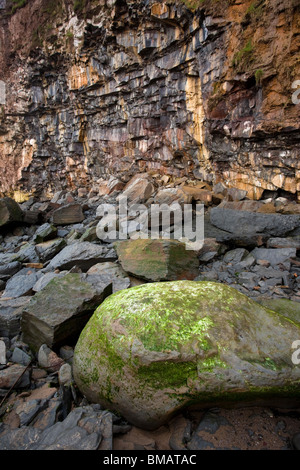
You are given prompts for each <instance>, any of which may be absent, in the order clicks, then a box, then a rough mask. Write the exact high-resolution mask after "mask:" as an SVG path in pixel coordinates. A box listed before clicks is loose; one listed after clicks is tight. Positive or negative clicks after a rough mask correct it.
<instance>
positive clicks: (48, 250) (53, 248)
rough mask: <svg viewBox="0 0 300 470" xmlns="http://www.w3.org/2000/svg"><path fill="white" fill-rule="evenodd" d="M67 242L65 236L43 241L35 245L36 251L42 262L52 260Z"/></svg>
mask: <svg viewBox="0 0 300 470" xmlns="http://www.w3.org/2000/svg"><path fill="white" fill-rule="evenodd" d="M66 245H67V242H66V241H65V240H64V239H63V238H55V239H54V240H49V241H46V242H43V243H39V244H38V245H36V247H35V251H36V253H37V255H38V257H39V259H40V261H41V262H42V263H45V262H46V261H49V260H51V259H52V258H54V256H56V255H57V254H58V253H59V252H60V251H61V250H62V249H63V248H64V247H65V246H66Z"/></svg>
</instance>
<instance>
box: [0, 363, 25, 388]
mask: <svg viewBox="0 0 300 470" xmlns="http://www.w3.org/2000/svg"><path fill="white" fill-rule="evenodd" d="M25 369H26V367H25V366H21V365H18V364H14V365H12V366H10V367H7V368H6V369H4V370H0V389H1V388H4V389H10V388H11V387H12V386H14V388H15V389H17V388H27V387H29V385H30V371H29V370H28V369H27V370H26V372H24V371H25ZM22 374H23V375H22ZM21 375H22V377H21ZM19 377H20V380H18V379H19Z"/></svg>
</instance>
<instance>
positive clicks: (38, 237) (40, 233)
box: [33, 223, 57, 244]
mask: <svg viewBox="0 0 300 470" xmlns="http://www.w3.org/2000/svg"><path fill="white" fill-rule="evenodd" d="M56 236H57V228H56V227H54V225H51V224H49V223H46V224H43V225H41V226H40V227H39V228H38V229H37V230H36V232H35V234H34V237H33V241H34V242H35V243H37V244H39V243H44V242H47V241H49V240H52V239H53V238H55V237H56Z"/></svg>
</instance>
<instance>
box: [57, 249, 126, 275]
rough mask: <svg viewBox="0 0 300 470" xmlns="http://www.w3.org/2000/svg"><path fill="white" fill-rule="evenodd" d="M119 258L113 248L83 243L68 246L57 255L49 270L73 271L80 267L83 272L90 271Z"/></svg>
mask: <svg viewBox="0 0 300 470" xmlns="http://www.w3.org/2000/svg"><path fill="white" fill-rule="evenodd" d="M116 258H117V256H116V253H115V251H114V249H113V248H110V247H108V246H100V245H94V244H93V243H89V242H83V243H80V242H78V243H74V244H73V245H69V246H66V247H65V248H64V249H63V250H62V251H61V252H60V253H58V255H56V256H55V257H54V258H53V259H52V260H51V262H50V264H49V269H53V270H54V269H56V268H58V269H60V270H62V269H71V268H72V267H73V266H78V267H79V268H80V269H82V270H83V271H88V269H90V268H91V267H92V266H94V265H95V264H97V263H101V262H106V261H114V260H115V259H116Z"/></svg>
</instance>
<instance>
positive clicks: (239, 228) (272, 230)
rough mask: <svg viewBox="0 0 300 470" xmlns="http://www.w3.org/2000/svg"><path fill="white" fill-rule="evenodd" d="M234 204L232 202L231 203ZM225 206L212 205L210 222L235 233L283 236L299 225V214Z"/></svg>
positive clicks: (227, 204) (228, 204)
mask: <svg viewBox="0 0 300 470" xmlns="http://www.w3.org/2000/svg"><path fill="white" fill-rule="evenodd" d="M233 204H234V203H233ZM229 207H230V203H228V202H227V203H226V208H225V207H222V205H220V206H218V207H214V208H212V209H211V212H210V222H211V224H212V225H214V226H215V227H217V228H219V229H221V230H225V231H227V232H230V233H232V234H235V235H244V234H265V235H269V236H273V237H284V236H285V234H287V233H288V232H290V231H292V230H293V229H295V228H297V227H299V226H300V216H299V215H283V214H276V213H275V214H265V213H260V212H250V211H242V210H236V209H230V208H229Z"/></svg>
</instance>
